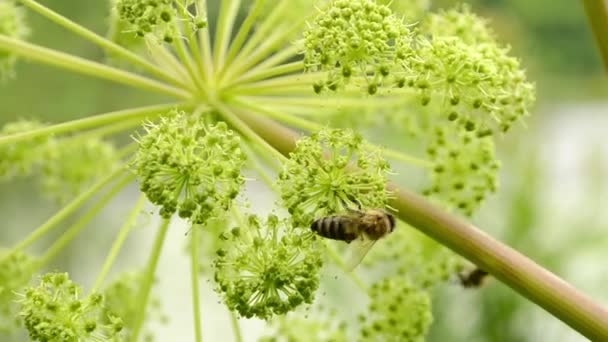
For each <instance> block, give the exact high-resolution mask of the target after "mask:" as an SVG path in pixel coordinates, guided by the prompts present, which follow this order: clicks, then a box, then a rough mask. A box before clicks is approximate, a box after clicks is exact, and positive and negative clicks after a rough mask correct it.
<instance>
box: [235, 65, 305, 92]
mask: <svg viewBox="0 0 608 342" xmlns="http://www.w3.org/2000/svg"><path fill="white" fill-rule="evenodd" d="M303 67H304V65H303V64H302V62H292V63H288V64H281V65H279V66H276V67H274V68H266V69H257V68H256V69H251V71H250V72H247V73H245V74H243V76H241V77H239V78H237V79H236V80H235V81H234V82H233V83H232V84H229V85H228V87H230V86H233V85H235V84H243V83H250V82H255V81H259V80H263V79H269V78H273V77H276V76H279V75H285V74H292V73H295V72H298V71H301V70H302V69H303Z"/></svg>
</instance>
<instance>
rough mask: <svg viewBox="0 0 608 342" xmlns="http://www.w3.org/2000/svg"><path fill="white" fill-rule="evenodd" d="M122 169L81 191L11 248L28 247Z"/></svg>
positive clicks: (20, 248)
mask: <svg viewBox="0 0 608 342" xmlns="http://www.w3.org/2000/svg"><path fill="white" fill-rule="evenodd" d="M122 172H124V170H123V169H117V170H116V171H114V172H112V173H110V174H109V175H108V176H107V177H106V178H104V179H101V180H99V181H98V182H97V183H95V184H94V185H93V186H91V187H90V188H89V189H88V190H86V191H84V192H82V193H81V194H80V195H78V196H77V197H76V198H74V199H73V200H72V201H71V202H70V203H68V204H67V205H66V206H65V207H63V208H62V209H61V210H59V211H58V212H57V213H56V214H55V215H53V216H51V217H50V218H49V219H48V220H47V221H46V222H45V223H43V224H42V225H41V226H40V227H38V228H37V229H36V230H34V231H33V232H32V233H30V234H29V235H28V236H27V237H26V238H25V239H23V240H22V241H21V242H19V243H18V244H17V245H15V247H13V249H14V250H15V251H17V250H23V249H25V248H27V247H29V246H30V245H31V244H33V243H34V242H36V241H38V239H40V238H42V237H43V236H44V235H46V234H47V233H48V232H50V231H51V230H52V229H53V228H54V227H55V226H56V225H58V224H59V223H61V222H62V221H63V220H64V219H65V218H66V217H68V216H69V215H71V214H72V213H73V212H75V211H76V210H77V209H78V208H80V207H81V206H82V205H83V204H84V203H85V202H86V201H88V200H89V199H90V198H91V197H93V196H94V195H95V194H97V193H98V192H99V191H100V190H101V189H103V187H105V186H106V185H108V184H110V183H111V182H112V181H113V180H114V179H116V177H117V176H119V175H120V174H121V173H122Z"/></svg>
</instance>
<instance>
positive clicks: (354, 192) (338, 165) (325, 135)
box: [278, 129, 390, 227]
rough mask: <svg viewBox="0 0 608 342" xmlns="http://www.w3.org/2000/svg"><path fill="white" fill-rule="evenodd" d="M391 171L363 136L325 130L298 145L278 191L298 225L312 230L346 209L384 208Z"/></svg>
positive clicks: (377, 150)
mask: <svg viewBox="0 0 608 342" xmlns="http://www.w3.org/2000/svg"><path fill="white" fill-rule="evenodd" d="M389 170H390V166H389V164H388V162H387V161H386V160H385V159H384V158H383V157H382V155H381V151H380V149H379V148H377V147H375V146H373V145H371V144H369V143H367V142H366V141H364V140H363V137H362V136H361V135H360V134H358V133H355V132H353V131H352V130H348V129H345V130H339V129H326V130H322V131H319V132H316V133H314V134H312V135H311V136H310V137H305V138H302V139H300V140H298V142H297V146H296V148H295V150H294V151H293V152H292V153H291V154H290V156H289V160H287V161H286V162H285V163H284V165H283V170H282V171H281V173H280V174H279V181H278V186H279V188H280V190H281V197H282V199H283V204H284V206H285V208H287V210H288V211H289V213H290V214H291V216H292V220H293V222H294V224H296V225H299V226H301V227H309V226H310V224H311V223H312V221H314V219H316V218H319V217H323V216H328V215H331V214H335V213H340V212H344V211H345V210H346V209H347V208H351V209H356V208H357V207H359V206H360V207H362V208H385V207H386V205H387V201H388V198H389V195H390V194H389V193H388V192H387V190H386V183H387V179H386V176H387V173H388V172H389Z"/></svg>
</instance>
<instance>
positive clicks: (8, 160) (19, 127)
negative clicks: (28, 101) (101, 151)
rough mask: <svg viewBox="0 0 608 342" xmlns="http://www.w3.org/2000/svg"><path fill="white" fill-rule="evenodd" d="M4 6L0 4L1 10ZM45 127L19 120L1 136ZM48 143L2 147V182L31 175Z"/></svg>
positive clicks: (35, 141)
mask: <svg viewBox="0 0 608 342" xmlns="http://www.w3.org/2000/svg"><path fill="white" fill-rule="evenodd" d="M2 4H3V3H2V2H0V10H1V7H2V6H3V5H2ZM0 13H1V12H0ZM1 15H2V14H0V16H1ZM1 22H2V21H1V19H0V23H1ZM43 126H44V125H43V124H41V123H40V122H38V121H29V120H18V121H15V122H9V123H7V124H5V125H4V126H3V127H2V130H0V135H11V134H17V133H23V132H27V131H30V130H34V129H37V128H41V127H43ZM48 141H49V138H48V137H37V138H33V139H28V140H23V141H20V142H17V143H13V144H8V145H4V146H2V147H0V180H11V179H13V178H14V177H24V176H28V175H30V174H31V173H32V171H34V169H35V167H36V166H37V164H38V163H40V160H41V159H42V154H43V151H44V150H45V149H46V147H47V144H48Z"/></svg>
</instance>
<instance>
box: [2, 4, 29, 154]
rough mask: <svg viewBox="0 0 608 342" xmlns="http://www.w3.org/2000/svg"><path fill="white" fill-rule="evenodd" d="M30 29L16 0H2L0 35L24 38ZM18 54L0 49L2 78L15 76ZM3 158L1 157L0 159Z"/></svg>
mask: <svg viewBox="0 0 608 342" xmlns="http://www.w3.org/2000/svg"><path fill="white" fill-rule="evenodd" d="M28 33H29V29H28V27H27V23H26V22H25V15H24V11H23V9H22V8H21V7H19V6H17V2H16V1H14V0H2V1H0V35H3V36H7V37H11V38H16V39H24V38H26V37H27V35H28ZM16 62H17V55H16V54H14V53H11V52H10V51H6V50H2V51H0V80H3V79H6V78H10V77H13V75H14V68H15V63H16ZM0 160H1V159H0Z"/></svg>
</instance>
